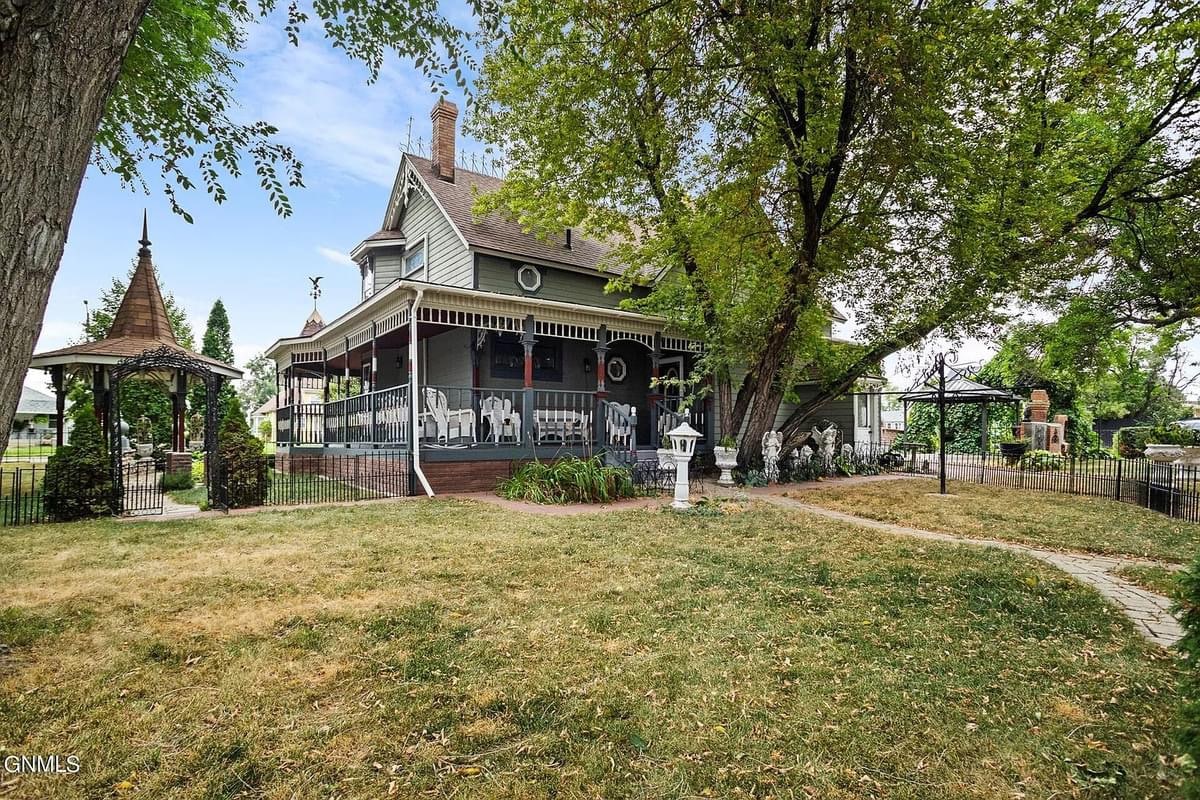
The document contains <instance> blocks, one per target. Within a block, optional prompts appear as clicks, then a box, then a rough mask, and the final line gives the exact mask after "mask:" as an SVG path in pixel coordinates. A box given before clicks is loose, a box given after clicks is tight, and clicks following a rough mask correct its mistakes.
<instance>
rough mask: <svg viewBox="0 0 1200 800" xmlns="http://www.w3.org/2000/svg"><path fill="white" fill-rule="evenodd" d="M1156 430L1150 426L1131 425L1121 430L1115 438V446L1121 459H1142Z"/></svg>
mask: <svg viewBox="0 0 1200 800" xmlns="http://www.w3.org/2000/svg"><path fill="white" fill-rule="evenodd" d="M1153 431H1154V428H1153V427H1152V426H1150V425H1131V426H1129V427H1128V428H1121V429H1120V430H1118V431H1117V432H1116V434H1115V435H1114V436H1113V445H1114V446H1115V447H1116V449H1117V455H1119V456H1121V458H1141V457H1142V455H1143V454H1144V453H1145V451H1146V444H1147V443H1148V442H1149V441H1150V434H1151V433H1152V432H1153Z"/></svg>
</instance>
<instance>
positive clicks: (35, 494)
mask: <svg viewBox="0 0 1200 800" xmlns="http://www.w3.org/2000/svg"><path fill="white" fill-rule="evenodd" d="M45 482H46V467H45V466H43V465H41V464H34V465H30V466H21V467H16V468H11V469H10V468H5V469H3V470H0V527H3V526H5V525H28V524H31V523H34V522H46V521H47V517H46V509H45V506H44V505H43V504H42V493H43V491H44V489H45Z"/></svg>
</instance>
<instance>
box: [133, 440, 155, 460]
mask: <svg viewBox="0 0 1200 800" xmlns="http://www.w3.org/2000/svg"><path fill="white" fill-rule="evenodd" d="M134 448H135V449H136V451H137V457H138V458H150V457H152V456H153V455H154V445H153V444H142V443H141V442H138V443H137V444H136V445H134Z"/></svg>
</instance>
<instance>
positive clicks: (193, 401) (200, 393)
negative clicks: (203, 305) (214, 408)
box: [188, 298, 241, 418]
mask: <svg viewBox="0 0 1200 800" xmlns="http://www.w3.org/2000/svg"><path fill="white" fill-rule="evenodd" d="M200 354H201V355H205V356H208V357H209V358H214V359H216V360H217V361H220V362H222V363H225V364H232V363H233V335H232V333H231V332H230V328H229V314H228V313H227V312H226V311H225V304H224V303H223V302H221V300H220V299H219V298H218V299H217V301H216V302H214V303H213V306H212V310H211V311H209V312H208V324H207V325H205V327H204V340H203V343H202V344H201V346H200ZM236 400H237V393H236V392H234V390H233V387H232V386H230V385H229V383H228V382H226V383H225V384H224V385H222V386H221V405H222V406H226V407H228V406H229V405H230V403H233V402H236ZM207 405H208V404H207V401H206V399H205V388H204V386H196V387H194V388H193V389H192V391H191V394H190V397H189V398H188V406H189V408H190V409H191V410H192V411H198V412H199V413H200V414H202V415H205V408H206V407H207ZM238 408H239V409H240V408H241V406H240V405H239V406H238ZM223 417H224V412H222V418H223Z"/></svg>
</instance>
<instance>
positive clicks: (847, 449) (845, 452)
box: [842, 444, 854, 461]
mask: <svg viewBox="0 0 1200 800" xmlns="http://www.w3.org/2000/svg"><path fill="white" fill-rule="evenodd" d="M842 458H843V459H845V460H846V461H850V460H851V459H853V458H854V445H852V444H844V445H842Z"/></svg>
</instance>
